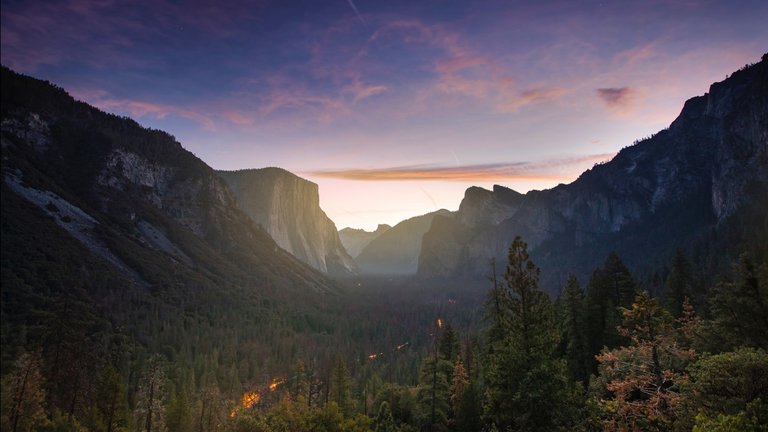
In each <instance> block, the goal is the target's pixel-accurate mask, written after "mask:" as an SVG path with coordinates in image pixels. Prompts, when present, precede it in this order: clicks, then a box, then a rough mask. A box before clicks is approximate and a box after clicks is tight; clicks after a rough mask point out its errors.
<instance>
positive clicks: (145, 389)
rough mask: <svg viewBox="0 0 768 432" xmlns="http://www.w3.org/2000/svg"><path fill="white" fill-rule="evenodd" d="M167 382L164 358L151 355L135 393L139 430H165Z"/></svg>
mask: <svg viewBox="0 0 768 432" xmlns="http://www.w3.org/2000/svg"><path fill="white" fill-rule="evenodd" d="M167 384H168V378H167V375H166V373H165V360H164V359H163V358H162V357H161V356H159V355H153V356H152V357H150V359H149V361H148V362H147V365H146V369H145V370H144V375H143V377H142V379H141V381H140V383H139V389H138V391H137V394H136V409H135V411H134V414H135V416H136V423H137V425H139V426H140V430H142V431H144V432H155V431H158V432H162V431H164V430H165V399H166V397H167V388H166V386H167Z"/></svg>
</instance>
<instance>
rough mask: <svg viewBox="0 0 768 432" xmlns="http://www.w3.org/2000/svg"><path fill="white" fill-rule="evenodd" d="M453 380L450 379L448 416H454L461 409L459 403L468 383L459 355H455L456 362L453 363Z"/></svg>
mask: <svg viewBox="0 0 768 432" xmlns="http://www.w3.org/2000/svg"><path fill="white" fill-rule="evenodd" d="M452 378H453V380H452V381H451V411H450V417H451V418H455V417H456V414H457V413H458V412H459V411H460V410H461V403H462V401H463V400H464V393H465V392H466V390H467V386H468V385H469V377H468V376H467V371H466V370H465V369H464V363H463V362H462V361H461V357H460V356H459V357H456V363H454V365H453V377H452Z"/></svg>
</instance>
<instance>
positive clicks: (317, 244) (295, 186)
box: [217, 168, 357, 275]
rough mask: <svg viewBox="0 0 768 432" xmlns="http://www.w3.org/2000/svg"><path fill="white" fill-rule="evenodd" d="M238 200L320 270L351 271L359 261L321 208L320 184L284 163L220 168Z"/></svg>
mask: <svg viewBox="0 0 768 432" xmlns="http://www.w3.org/2000/svg"><path fill="white" fill-rule="evenodd" d="M217 173H218V175H219V176H220V177H221V178H222V179H223V180H224V182H225V183H226V184H227V186H229V189H230V191H232V193H233V194H234V196H235V199H236V201H237V205H238V206H239V207H240V209H241V210H242V211H243V212H245V214H247V215H248V216H249V217H250V218H251V220H253V221H254V222H255V223H256V224H258V225H259V226H261V227H262V228H263V229H264V230H266V231H267V233H269V235H270V236H272V238H273V239H274V240H275V241H276V242H277V244H278V245H280V247H281V248H283V249H285V250H286V251H288V252H290V253H291V254H293V255H294V256H295V257H296V258H298V259H300V260H301V261H303V262H305V263H307V264H309V265H310V266H312V267H314V268H315V269H317V270H320V271H323V272H327V273H330V274H338V275H348V274H353V273H355V272H356V270H357V267H356V266H355V262H354V260H353V259H352V257H350V256H349V255H348V254H347V251H346V250H345V249H344V246H343V245H342V243H341V240H339V234H338V231H336V225H334V223H333V221H331V220H330V219H329V218H328V216H326V214H325V212H323V210H322V209H321V208H320V197H319V195H318V189H317V185H316V184H315V183H312V182H310V181H308V180H305V179H303V178H301V177H298V176H296V175H294V174H292V173H290V172H288V171H286V170H284V169H281V168H262V169H247V170H240V171H217Z"/></svg>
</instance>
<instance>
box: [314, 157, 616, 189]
mask: <svg viewBox="0 0 768 432" xmlns="http://www.w3.org/2000/svg"><path fill="white" fill-rule="evenodd" d="M613 156H615V153H602V154H595V155H586V156H580V157H574V158H566V159H550V160H544V161H538V162H509V163H494V164H478V165H463V166H441V165H412V166H400V167H389V168H374V169H339V170H319V171H311V172H306V173H303V174H306V175H309V176H314V177H324V178H335V179H343V180H356V181H417V180H422V181H462V182H467V181H469V182H492V181H511V180H547V181H561V180H568V179H573V178H574V176H575V175H577V174H578V173H580V172H581V171H582V170H583V169H584V168H588V165H591V164H595V163H598V162H604V161H606V160H609V159H611V158H612V157H613ZM585 165H587V166H586V167H585Z"/></svg>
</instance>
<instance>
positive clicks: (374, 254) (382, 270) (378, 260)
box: [355, 210, 451, 275]
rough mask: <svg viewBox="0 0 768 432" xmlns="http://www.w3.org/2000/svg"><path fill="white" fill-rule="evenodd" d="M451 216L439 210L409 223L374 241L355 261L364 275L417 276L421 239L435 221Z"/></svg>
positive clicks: (392, 229) (407, 220) (409, 220)
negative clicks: (441, 217) (438, 218)
mask: <svg viewBox="0 0 768 432" xmlns="http://www.w3.org/2000/svg"><path fill="white" fill-rule="evenodd" d="M449 215H451V212H449V211H448V210H438V211H436V212H432V213H427V214H425V215H422V216H416V217H413V218H410V219H406V220H404V221H402V222H400V223H399V224H397V225H395V226H394V227H392V228H390V229H389V230H387V231H386V232H384V233H382V234H381V235H379V236H378V237H376V238H375V239H373V240H372V241H371V242H370V243H368V245H367V246H366V247H365V248H364V249H363V250H362V252H360V255H358V256H357V257H356V258H355V261H356V262H357V265H358V267H360V272H361V273H366V274H387V275H411V274H416V271H417V269H418V263H419V252H420V251H421V239H422V237H423V236H424V233H426V232H427V231H428V230H429V227H430V225H431V224H432V220H433V219H435V218H437V217H440V216H444V217H447V216H449Z"/></svg>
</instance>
